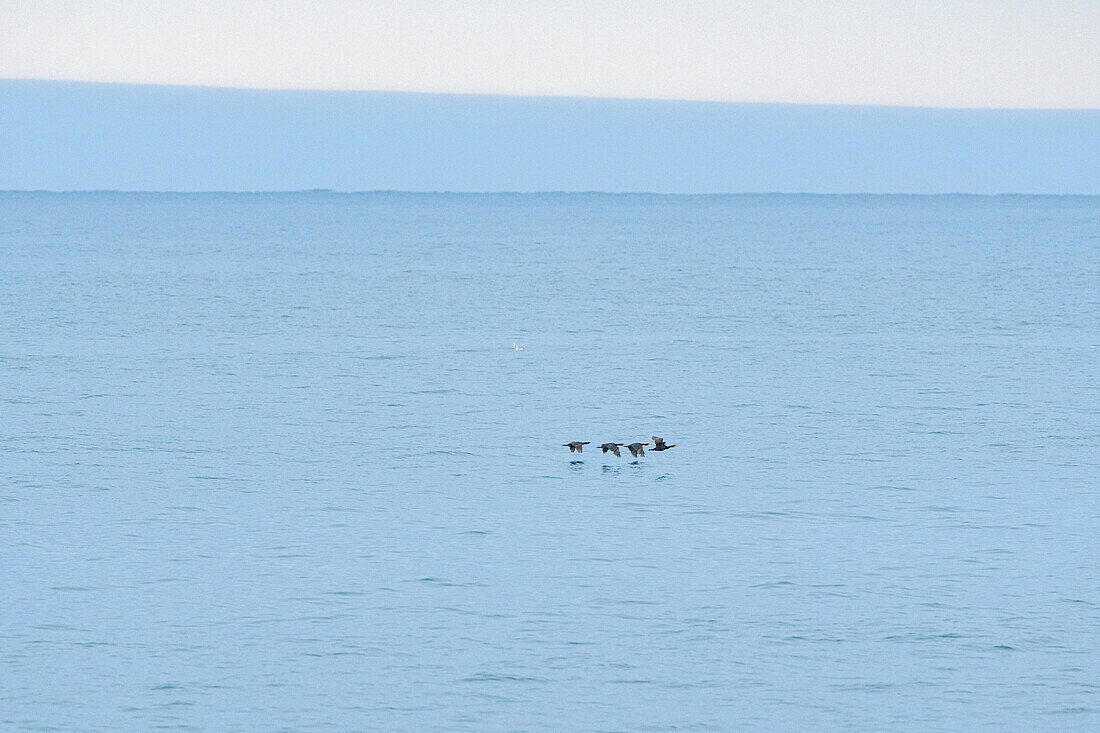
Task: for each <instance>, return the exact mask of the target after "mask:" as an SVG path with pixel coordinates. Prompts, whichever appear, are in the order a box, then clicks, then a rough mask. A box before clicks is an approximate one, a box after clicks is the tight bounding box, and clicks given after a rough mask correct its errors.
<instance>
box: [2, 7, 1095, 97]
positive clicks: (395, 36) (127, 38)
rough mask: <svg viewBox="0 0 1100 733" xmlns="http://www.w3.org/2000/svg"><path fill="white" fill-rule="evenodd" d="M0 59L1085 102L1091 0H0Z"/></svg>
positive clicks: (330, 80) (425, 82)
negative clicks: (775, 0) (539, 0)
mask: <svg viewBox="0 0 1100 733" xmlns="http://www.w3.org/2000/svg"><path fill="white" fill-rule="evenodd" d="M0 78H8V79H59V80H60V79H64V80H77V81H106V82H137V83H152V84H185V85H210V86H234V87H256V88H276V89H360V90H388V91H418V92H458V93H489V94H508V95H546V96H585V97H632V98H649V99H694V100H713V101H730V102H793V103H818V104H887V105H910V106H931V107H1025V108H1077V109H1098V108H1100V0H1061V1H1058V0H1026V1H1025V0H925V1H923V2H921V1H918V0H910V1H902V0H879V1H877V2H876V1H871V0H834V1H830V0H819V1H816V2H815V1H811V0H782V1H779V2H765V1H763V0H745V1H743V2H735V1H733V0H730V1H728V2H720V1H718V0H696V1H694V2H689V1H687V0H684V1H682V2H671V1H668V0H635V1H633V2H627V1H626V0H583V1H581V0H562V1H557V2H549V1H547V2H533V1H521V0H515V1H512V2H506V1H504V0H478V1H477V2H466V1H459V0H435V1H431V0H388V1H383V0H312V1H306V0H189V1H187V2H183V1H180V0H177V1H175V2H166V1H165V0H101V1H99V2H95V1H94V0H90V1H86V2H78V1H76V0H68V1H66V0H0Z"/></svg>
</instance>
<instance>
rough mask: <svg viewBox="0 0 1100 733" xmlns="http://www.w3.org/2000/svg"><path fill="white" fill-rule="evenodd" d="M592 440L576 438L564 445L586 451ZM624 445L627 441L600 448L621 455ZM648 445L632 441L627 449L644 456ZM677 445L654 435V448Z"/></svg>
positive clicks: (570, 449)
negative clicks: (620, 450) (669, 443)
mask: <svg viewBox="0 0 1100 733" xmlns="http://www.w3.org/2000/svg"><path fill="white" fill-rule="evenodd" d="M591 442H592V441H589V440H586V441H580V440H574V441H573V442H572V443H563V444H562V445H563V446H564V447H566V448H568V449H569V452H570V453H584V447H585V446H586V445H588V444H589V443H591ZM624 445H626V444H625V443H604V444H603V445H601V446H600V449H601V450H602V451H603V452H604V453H607V452H608V451H611V452H612V453H614V454H615V455H617V456H620V455H622V454H621V453H619V448H621V447H623V446H624ZM647 445H649V443H631V444H630V445H627V446H626V449H627V450H628V451H630V455H632V456H634V457H635V458H637V457H638V456H644V455H645V447H646V446H647ZM675 447H676V444H675V443H673V444H672V445H665V439H664V438H658V437H657V436H656V435H654V436H653V450H655V451H662V450H668V449H669V448H675Z"/></svg>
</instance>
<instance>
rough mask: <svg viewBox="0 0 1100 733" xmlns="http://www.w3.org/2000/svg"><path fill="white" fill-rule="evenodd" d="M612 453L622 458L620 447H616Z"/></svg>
mask: <svg viewBox="0 0 1100 733" xmlns="http://www.w3.org/2000/svg"><path fill="white" fill-rule="evenodd" d="M611 452H612V453H614V454H615V455H617V456H622V453H620V452H619V446H615V447H614V448H612V449H611Z"/></svg>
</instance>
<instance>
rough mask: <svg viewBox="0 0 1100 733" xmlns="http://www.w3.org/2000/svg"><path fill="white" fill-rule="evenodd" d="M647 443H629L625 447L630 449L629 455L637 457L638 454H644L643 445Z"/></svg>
mask: <svg viewBox="0 0 1100 733" xmlns="http://www.w3.org/2000/svg"><path fill="white" fill-rule="evenodd" d="M647 445H649V443H631V444H630V445H628V446H627V449H628V450H629V451H630V455H632V456H634V457H635V458H637V457H638V456H644V455H645V447H646V446H647Z"/></svg>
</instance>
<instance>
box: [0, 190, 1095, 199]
mask: <svg viewBox="0 0 1100 733" xmlns="http://www.w3.org/2000/svg"><path fill="white" fill-rule="evenodd" d="M3 194H52V195H65V194H160V195H179V196H192V195H200V196H201V195H231V196H258V195H271V194H284V195H289V194H314V195H335V196H364V195H379V194H391V195H392V194H400V195H411V196H664V197H669V198H672V197H676V198H721V197H731V196H746V197H747V196H756V197H764V196H806V197H817V198H827V197H828V198H838V197H857V196H858V197H869V196H876V197H880V198H886V197H910V198H915V197H920V198H951V197H956V198H957V197H969V198H1010V197H1017V198H1039V197H1045V198H1100V193H1026V192H1014V191H1002V192H999V193H971V192H967V191H940V192H936V193H915V192H906V191H891V192H888V193H883V192H878V193H875V192H869V191H844V192H839V193H837V192H832V193H824V192H814V191H714V192H708V193H699V192H696V193H680V192H675V191H599V190H583V191H579V190H578V191H567V190H552V189H548V190H543V191H430V190H417V189H390V188H375V189H363V190H338V189H332V188H293V189H291V188H286V189H254V190H239V191H233V190H228V189H192V190H184V189H178V190H173V189H121V188H73V189H52V188H6V189H0V195H3Z"/></svg>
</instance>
